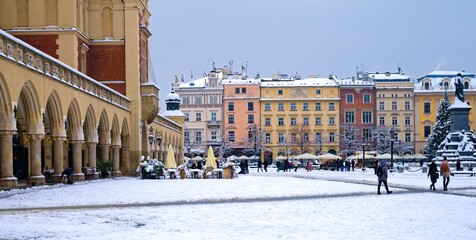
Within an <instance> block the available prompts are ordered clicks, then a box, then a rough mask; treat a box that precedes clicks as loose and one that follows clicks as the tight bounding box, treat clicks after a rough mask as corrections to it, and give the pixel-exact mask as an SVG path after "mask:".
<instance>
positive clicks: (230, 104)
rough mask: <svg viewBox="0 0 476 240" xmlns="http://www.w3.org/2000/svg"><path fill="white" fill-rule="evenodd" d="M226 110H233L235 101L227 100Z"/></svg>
mask: <svg viewBox="0 0 476 240" xmlns="http://www.w3.org/2000/svg"><path fill="white" fill-rule="evenodd" d="M228 111H235V103H234V102H229V103H228Z"/></svg>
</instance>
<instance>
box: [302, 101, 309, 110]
mask: <svg viewBox="0 0 476 240" xmlns="http://www.w3.org/2000/svg"><path fill="white" fill-rule="evenodd" d="M302 110H304V111H309V103H307V102H305V103H303V104H302Z"/></svg>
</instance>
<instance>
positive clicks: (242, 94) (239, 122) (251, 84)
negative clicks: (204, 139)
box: [222, 79, 261, 155]
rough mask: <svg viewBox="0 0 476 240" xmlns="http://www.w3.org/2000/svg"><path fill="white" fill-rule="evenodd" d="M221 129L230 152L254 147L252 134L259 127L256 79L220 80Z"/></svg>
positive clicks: (258, 83) (256, 131) (236, 152)
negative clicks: (231, 149) (221, 101)
mask: <svg viewBox="0 0 476 240" xmlns="http://www.w3.org/2000/svg"><path fill="white" fill-rule="evenodd" d="M222 85H223V108H224V109H223V122H224V124H223V129H224V131H225V132H224V135H225V136H226V140H227V141H229V142H230V144H231V146H232V148H233V151H232V154H235V155H237V154H241V150H244V149H249V148H253V147H254V145H255V144H254V142H253V141H254V140H253V139H255V138H254V137H253V136H255V135H256V134H257V133H258V131H259V130H260V128H261V122H260V111H261V108H260V82H259V80H256V79H245V80H242V79H239V80H238V79H232V80H222Z"/></svg>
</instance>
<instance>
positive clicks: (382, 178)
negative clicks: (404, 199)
mask: <svg viewBox="0 0 476 240" xmlns="http://www.w3.org/2000/svg"><path fill="white" fill-rule="evenodd" d="M378 166H382V176H378V188H377V194H378V195H380V186H381V185H382V183H383V184H384V185H385V190H387V194H390V193H392V191H390V190H388V185H387V178H388V168H387V162H386V161H385V160H382V161H380V162H379V163H378V164H377V167H378Z"/></svg>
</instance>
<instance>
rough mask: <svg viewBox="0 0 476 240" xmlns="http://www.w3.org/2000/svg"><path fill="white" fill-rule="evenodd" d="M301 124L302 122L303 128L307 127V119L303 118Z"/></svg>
mask: <svg viewBox="0 0 476 240" xmlns="http://www.w3.org/2000/svg"><path fill="white" fill-rule="evenodd" d="M302 122H303V125H305V126H307V125H309V118H308V117H305V118H303V119H302Z"/></svg>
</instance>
